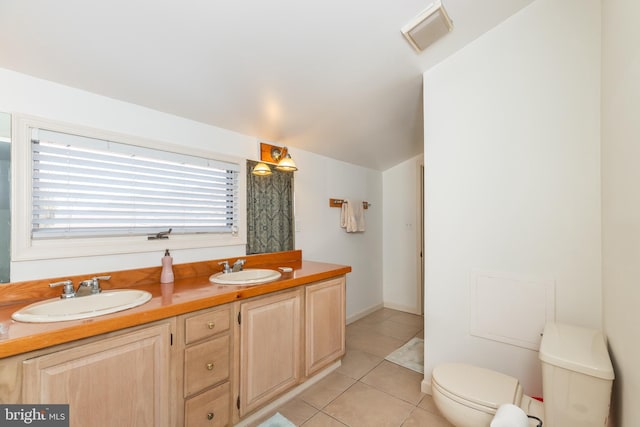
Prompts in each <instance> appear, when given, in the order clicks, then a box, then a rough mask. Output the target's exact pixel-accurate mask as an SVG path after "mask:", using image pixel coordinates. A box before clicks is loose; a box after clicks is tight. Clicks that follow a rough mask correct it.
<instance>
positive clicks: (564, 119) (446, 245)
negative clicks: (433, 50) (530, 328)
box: [423, 0, 601, 395]
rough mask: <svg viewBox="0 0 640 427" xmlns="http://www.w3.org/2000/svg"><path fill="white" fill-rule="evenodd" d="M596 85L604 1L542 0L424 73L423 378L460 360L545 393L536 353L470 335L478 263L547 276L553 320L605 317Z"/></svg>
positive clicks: (587, 322)
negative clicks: (472, 283)
mask: <svg viewBox="0 0 640 427" xmlns="http://www.w3.org/2000/svg"><path fill="white" fill-rule="evenodd" d="M599 87H600V2H599V1H598V0H586V1H585V0H565V1H562V2H557V1H553V0H537V1H535V2H534V3H532V4H531V5H529V6H528V7H526V8H525V9H523V10H522V11H520V12H519V13H517V14H516V15H514V16H512V17H511V18H510V19H508V20H507V21H505V22H504V23H502V24H501V25H499V26H498V27H496V28H494V29H493V30H492V31H490V32H488V33H487V34H485V35H484V36H482V37H481V38H479V39H477V40H476V41H475V42H473V43H472V44H470V45H468V46H467V47H465V48H464V49H462V50H461V51H459V52H458V53H456V54H455V55H453V56H452V57H451V58H449V59H447V60H446V61H444V62H443V63H441V64H439V65H437V66H436V67H434V68H433V69H431V70H429V71H428V72H426V73H425V75H424V106H425V174H426V176H425V197H426V202H425V209H426V213H425V226H426V233H425V245H426V246H425V254H426V261H425V262H426V285H425V286H426V296H425V313H426V314H425V341H426V346H425V372H426V376H425V383H424V384H423V388H426V387H427V386H428V384H429V382H430V372H431V370H432V369H433V367H434V366H435V365H437V364H438V363H441V362H443V361H464V362H469V363H474V364H476V365H479V366H485V367H488V368H491V369H495V370H498V371H502V372H505V373H507V374H509V375H513V376H515V377H517V378H519V379H520V381H521V383H522V384H523V386H524V388H525V392H526V393H530V394H533V395H538V394H540V393H541V378H540V367H539V362H538V354H537V352H536V351H534V350H529V349H524V348H520V347H516V346H512V345H509V344H503V343H499V342H496V341H492V340H488V339H484V338H478V337H474V336H471V335H470V334H469V313H470V299H469V282H470V276H471V274H472V272H473V271H477V270H480V271H490V272H501V273H506V274H508V275H511V276H515V277H520V278H524V279H529V278H534V279H537V278H542V279H551V280H553V281H555V284H556V295H555V297H556V299H555V301H556V319H557V320H559V321H563V322H568V323H573V324H577V325H583V326H588V327H600V326H601V254H600V237H601V236H600V171H599V164H600V147H599V133H600V92H599ZM521 320H523V319H521V318H520V316H518V313H513V314H512V315H511V316H510V318H505V319H504V322H509V323H511V324H517V322H520V321H521Z"/></svg>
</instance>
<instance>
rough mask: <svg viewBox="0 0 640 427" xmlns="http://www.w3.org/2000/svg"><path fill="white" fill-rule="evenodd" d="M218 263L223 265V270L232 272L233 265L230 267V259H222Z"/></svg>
mask: <svg viewBox="0 0 640 427" xmlns="http://www.w3.org/2000/svg"><path fill="white" fill-rule="evenodd" d="M218 265H221V266H222V271H223V272H224V273H231V267H229V261H220V262H219V263H218Z"/></svg>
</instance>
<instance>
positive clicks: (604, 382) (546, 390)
mask: <svg viewBox="0 0 640 427" xmlns="http://www.w3.org/2000/svg"><path fill="white" fill-rule="evenodd" d="M540 360H541V361H542V392H543V396H544V426H545V427H605V426H606V425H607V422H608V418H609V406H610V402H611V386H612V384H613V379H614V374H613V367H612V365H611V359H610V358H609V353H608V351H607V343H606V341H605V339H604V336H603V335H602V332H600V331H598V330H594V329H587V328H581V327H577V326H571V325H566V324H561V323H547V325H546V326H545V328H544V334H543V336H542V341H541V342H540Z"/></svg>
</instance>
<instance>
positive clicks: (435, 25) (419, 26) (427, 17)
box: [402, 0, 453, 52]
mask: <svg viewBox="0 0 640 427" xmlns="http://www.w3.org/2000/svg"><path fill="white" fill-rule="evenodd" d="M452 29H453V23H452V22H451V19H450V18H449V15H447V11H446V10H444V6H442V3H441V2H440V1H439V0H438V1H434V2H433V3H432V4H430V5H429V7H427V8H426V9H425V10H424V11H423V12H422V13H420V15H418V16H416V17H415V18H414V19H413V20H412V21H411V22H409V23H408V24H407V25H405V26H404V27H403V28H402V34H404V36H405V37H406V38H407V41H408V42H409V44H411V46H413V48H414V49H415V50H416V51H418V52H422V51H423V50H425V49H426V48H427V47H429V45H431V44H432V43H433V42H435V41H436V40H438V39H439V38H440V37H442V36H444V35H445V34H447V33H448V32H449V31H451V30H452Z"/></svg>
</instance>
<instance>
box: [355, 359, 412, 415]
mask: <svg viewBox="0 0 640 427" xmlns="http://www.w3.org/2000/svg"><path fill="white" fill-rule="evenodd" d="M423 378H424V376H423V375H422V374H420V373H418V372H415V371H412V370H411V369H407V368H403V367H402V366H399V365H396V364H395V363H391V362H389V361H386V360H385V361H384V362H382V363H381V364H379V365H378V366H376V367H375V368H374V369H373V370H372V371H371V372H369V373H368V374H367V375H365V376H364V377H363V378H362V379H361V380H360V381H362V382H363V383H365V384H368V385H370V386H372V387H375V388H377V389H378V390H381V391H384V392H385V393H389V394H390V395H392V396H394V397H397V398H398V399H402V400H404V401H406V402H408V403H411V404H412V405H417V404H418V403H419V402H420V400H422V398H423V397H424V393H422V392H421V391H420V385H421V383H422V380H423Z"/></svg>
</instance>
